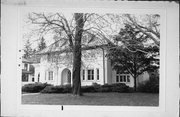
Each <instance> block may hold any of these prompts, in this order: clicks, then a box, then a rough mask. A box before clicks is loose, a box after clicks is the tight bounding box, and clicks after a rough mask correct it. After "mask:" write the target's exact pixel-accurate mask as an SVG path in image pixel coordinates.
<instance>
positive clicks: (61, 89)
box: [41, 85, 72, 93]
mask: <svg viewBox="0 0 180 117" xmlns="http://www.w3.org/2000/svg"><path fill="white" fill-rule="evenodd" d="M71 91H72V88H71V85H64V86H47V87H45V88H44V89H43V90H42V91H41V93H71Z"/></svg>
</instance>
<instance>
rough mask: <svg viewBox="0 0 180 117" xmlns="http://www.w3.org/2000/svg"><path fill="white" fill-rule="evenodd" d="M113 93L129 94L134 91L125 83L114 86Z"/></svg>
mask: <svg viewBox="0 0 180 117" xmlns="http://www.w3.org/2000/svg"><path fill="white" fill-rule="evenodd" d="M112 92H120V93H129V92H132V89H131V88H130V87H129V86H127V85H126V84H123V83H117V84H112Z"/></svg>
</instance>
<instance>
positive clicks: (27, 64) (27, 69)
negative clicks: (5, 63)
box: [22, 58, 34, 85]
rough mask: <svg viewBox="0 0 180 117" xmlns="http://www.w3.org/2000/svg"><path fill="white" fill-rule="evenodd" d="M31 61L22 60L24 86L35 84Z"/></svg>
mask: <svg viewBox="0 0 180 117" xmlns="http://www.w3.org/2000/svg"><path fill="white" fill-rule="evenodd" d="M32 63H33V62H31V61H30V60H27V59H25V58H23V59H22V85H25V84H29V83H34V71H33V66H32Z"/></svg>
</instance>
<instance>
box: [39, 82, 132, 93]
mask: <svg viewBox="0 0 180 117" xmlns="http://www.w3.org/2000/svg"><path fill="white" fill-rule="evenodd" d="M81 91H82V92H83V93H88V92H91V93H95V92H119V93H129V92H133V88H130V87H128V86H126V85H125V84H123V83H118V84H111V85H109V84H105V85H99V84H93V85H92V86H82V87H81ZM71 92H72V87H71V86H70V85H66V86H46V87H45V88H44V89H43V90H42V91H41V93H71Z"/></svg>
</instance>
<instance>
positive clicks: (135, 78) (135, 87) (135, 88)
mask: <svg viewBox="0 0 180 117" xmlns="http://www.w3.org/2000/svg"><path fill="white" fill-rule="evenodd" d="M136 80H137V77H136V75H135V76H134V91H136V90H137V86H136Z"/></svg>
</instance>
